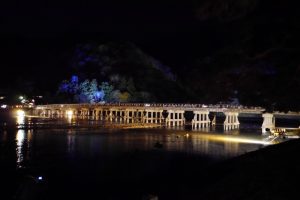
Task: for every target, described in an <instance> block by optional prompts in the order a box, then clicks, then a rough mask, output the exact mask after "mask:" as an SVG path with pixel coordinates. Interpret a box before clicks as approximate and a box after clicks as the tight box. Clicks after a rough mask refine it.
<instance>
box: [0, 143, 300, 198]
mask: <svg viewBox="0 0 300 200" xmlns="http://www.w3.org/2000/svg"><path fill="white" fill-rule="evenodd" d="M14 148H15V144H14V143H12V144H6V145H5V146H4V145H3V144H2V146H1V152H0V156H1V157H2V158H3V157H4V156H5V155H7V154H9V153H13V152H15V150H14ZM299 150H300V140H293V141H288V142H285V143H281V144H278V145H273V146H268V147H266V148H264V149H261V150H258V151H255V152H251V153H247V154H245V155H243V156H240V157H237V158H234V159H230V160H227V161H224V162H207V163H210V164H206V165H204V164H203V163H206V162H204V161H205V159H209V158H203V157H198V156H195V155H189V156H187V155H186V154H177V153H176V155H175V153H174V156H170V154H169V153H168V155H167V154H166V153H165V152H164V151H163V148H162V149H157V150H153V151H149V152H144V151H140V150H136V151H134V152H132V153H130V154H124V155H121V156H120V157H119V158H117V159H114V160H113V161H111V160H110V158H109V157H108V158H105V159H104V160H103V162H105V161H109V162H111V163H112V164H111V165H110V166H109V167H107V166H106V165H104V166H105V167H107V168H106V169H99V173H95V171H96V172H97V169H94V168H95V166H97V167H99V166H101V165H100V164H99V163H94V162H95V161H91V160H88V159H85V158H78V159H79V160H77V161H76V162H78V161H79V162H86V165H84V166H86V167H85V168H81V169H78V168H77V167H76V163H72V162H70V163H69V164H70V166H67V165H66V166H64V167H63V168H57V167H55V166H56V165H55V164H53V163H51V162H50V161H48V162H49V163H47V164H48V166H49V168H48V169H46V170H43V172H41V171H39V170H38V166H37V167H36V168H34V169H30V170H29V169H27V170H26V169H22V170H18V172H16V171H15V170H14V169H15V161H13V160H10V161H7V162H3V163H1V166H0V170H1V171H0V172H1V179H0V183H1V188H0V191H1V197H0V199H32V200H36V199H46V200H47V199H143V198H144V199H145V198H146V197H147V195H150V194H153V195H155V196H158V197H159V199H295V197H297V196H298V195H299V194H298V190H297V189H298V187H299V186H298V185H297V184H296V183H297V182H298V181H299V178H300V173H299V169H300V162H299V161H300V159H299V156H298V155H297V154H298V152H299ZM47 156H49V157H51V155H47ZM59 159H62V160H63V159H66V158H63V157H62V158H59ZM50 160H51V159H50ZM210 161H211V160H210ZM97 162H102V161H97ZM71 165H72V166H71ZM33 166H34V163H33ZM81 167H82V165H81ZM39 175H43V181H38V180H37V179H35V178H34V177H37V176H39ZM31 176H32V177H31ZM70 180H71V181H70ZM16 188H17V189H16ZM95 195H96V197H95V198H94V196H95Z"/></svg>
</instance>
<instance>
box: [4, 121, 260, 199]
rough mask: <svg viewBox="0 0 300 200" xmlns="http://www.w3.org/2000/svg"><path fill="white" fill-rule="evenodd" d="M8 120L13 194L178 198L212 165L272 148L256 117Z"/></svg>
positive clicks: (7, 162)
mask: <svg viewBox="0 0 300 200" xmlns="http://www.w3.org/2000/svg"><path fill="white" fill-rule="evenodd" d="M17 122H18V123H17ZM0 123H1V129H0V144H1V146H0V148H1V149H0V150H1V153H0V162H1V163H2V165H1V166H2V168H1V173H2V174H3V175H4V177H5V178H4V179H2V183H4V184H5V182H3V181H8V182H9V183H7V184H6V188H5V190H3V191H6V193H4V194H6V197H7V199H10V198H11V197H12V196H14V198H15V199H60V198H63V199H94V198H93V197H94V196H96V197H97V199H142V198H143V197H145V196H147V195H148V194H154V195H157V196H159V197H160V199H169V198H171V197H172V198H174V196H172V194H173V193H172V191H173V190H177V189H178V188H181V186H182V184H184V183H185V182H188V181H192V180H193V179H194V177H195V176H201V174H205V170H206V169H207V168H209V167H210V166H211V165H214V164H217V163H218V162H220V161H223V160H226V159H228V158H232V157H235V156H238V155H241V154H244V153H245V152H249V151H254V150H257V149H259V148H263V147H264V146H266V144H264V137H263V136H261V133H260V129H259V127H260V124H255V123H248V124H247V123H244V124H242V126H241V129H240V130H234V131H227V132H223V131H222V129H221V128H218V127H217V128H216V129H215V130H210V131H207V130H206V131H191V130H174V129H166V128H160V129H139V130H137V129H135V130H133V129H132V130H128V129H127V130H120V129H103V128H101V127H99V126H93V125H95V124H98V123H99V122H95V121H91V120H90V121H88V120H82V121H80V123H81V124H85V126H76V127H72V126H68V125H70V124H71V125H72V124H73V125H74V124H77V125H78V124H79V121H78V122H76V121H74V120H73V121H68V120H67V119H55V120H50V119H39V118H25V119H16V118H8V117H7V118H3V117H2V119H1V121H0ZM24 124H25V126H24ZM28 124H30V126H29V128H28ZM49 125H51V126H49ZM57 125H59V126H57ZM14 126H15V127H18V128H13V127H14ZM24 127H25V128H24ZM49 127H52V128H49ZM187 128H188V127H187ZM14 144H15V146H13V145H14ZM39 177H40V179H42V180H39ZM2 189H3V188H2ZM0 199H2V198H0Z"/></svg>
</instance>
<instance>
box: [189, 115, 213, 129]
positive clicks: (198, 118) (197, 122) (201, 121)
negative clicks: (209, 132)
mask: <svg viewBox="0 0 300 200" xmlns="http://www.w3.org/2000/svg"><path fill="white" fill-rule="evenodd" d="M208 114H209V111H194V119H192V128H193V129H198V128H208V127H209V125H210V120H209V116H208Z"/></svg>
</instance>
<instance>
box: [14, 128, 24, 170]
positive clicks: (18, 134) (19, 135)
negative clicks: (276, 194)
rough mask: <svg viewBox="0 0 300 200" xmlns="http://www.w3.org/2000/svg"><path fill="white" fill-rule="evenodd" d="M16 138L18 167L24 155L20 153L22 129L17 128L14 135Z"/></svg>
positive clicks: (22, 137) (22, 138)
mask: <svg viewBox="0 0 300 200" xmlns="http://www.w3.org/2000/svg"><path fill="white" fill-rule="evenodd" d="M16 140H17V151H16V153H17V165H18V167H21V163H22V162H23V159H24V155H23V153H22V147H23V144H24V140H25V131H24V130H18V132H17V135H16Z"/></svg>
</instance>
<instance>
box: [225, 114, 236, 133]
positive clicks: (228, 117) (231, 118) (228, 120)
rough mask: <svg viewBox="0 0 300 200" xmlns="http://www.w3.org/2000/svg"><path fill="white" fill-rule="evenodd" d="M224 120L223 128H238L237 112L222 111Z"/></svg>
mask: <svg viewBox="0 0 300 200" xmlns="http://www.w3.org/2000/svg"><path fill="white" fill-rule="evenodd" d="M224 114H225V121H224V130H232V129H236V128H239V126H240V122H239V119H238V115H239V113H238V112H224Z"/></svg>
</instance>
